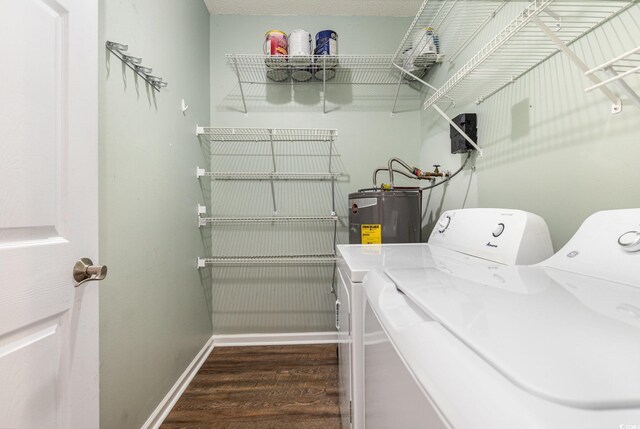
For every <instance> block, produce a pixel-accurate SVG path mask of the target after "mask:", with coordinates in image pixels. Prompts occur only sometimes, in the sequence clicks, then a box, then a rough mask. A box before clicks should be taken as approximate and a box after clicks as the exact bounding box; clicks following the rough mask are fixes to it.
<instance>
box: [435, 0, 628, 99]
mask: <svg viewBox="0 0 640 429" xmlns="http://www.w3.org/2000/svg"><path fill="white" fill-rule="evenodd" d="M632 5H633V2H629V1H616V0H600V1H597V0H592V1H588V2H575V1H554V0H534V1H531V2H530V3H529V4H528V5H527V7H526V8H524V9H523V10H522V12H520V13H519V14H518V15H517V16H516V17H515V18H514V19H513V20H512V21H511V22H510V23H509V24H508V25H507V26H506V27H505V28H504V29H503V30H502V31H500V32H499V33H498V34H497V35H496V36H495V37H494V38H493V39H492V40H491V41H490V42H489V43H487V44H486V45H485V46H484V47H483V48H482V49H480V50H479V51H478V53H477V54H476V55H475V56H474V57H473V58H471V60H469V62H467V63H466V64H465V65H463V66H462V67H461V68H460V69H459V70H458V71H457V72H456V73H454V74H453V76H452V77H451V78H450V79H449V80H448V81H447V82H445V84H444V85H442V87H440V88H439V89H438V90H437V91H436V92H435V93H434V94H433V95H432V96H431V97H429V99H427V100H426V101H425V103H424V108H425V109H426V108H428V107H430V106H432V105H433V104H435V103H437V102H438V101H440V100H442V98H443V97H445V96H447V97H450V98H452V99H453V100H454V101H455V102H456V103H461V102H464V101H466V100H469V99H470V97H472V99H473V100H472V101H475V102H476V103H478V104H480V103H482V102H483V101H485V100H486V99H488V98H489V97H491V96H492V95H494V94H496V93H497V92H499V91H500V90H501V89H503V88H504V87H506V86H508V85H510V84H512V83H513V82H515V81H516V80H517V79H518V78H520V77H521V76H522V75H524V74H525V73H527V72H528V71H530V70H531V69H533V68H535V67H536V66H537V65H539V64H541V63H542V62H544V61H546V60H547V59H548V58H549V57H551V56H552V55H554V54H556V53H557V52H559V51H560V50H562V49H563V47H562V46H563V45H564V47H567V46H569V45H571V44H572V43H573V42H575V41H576V40H578V39H579V38H580V37H582V36H584V35H585V34H587V33H588V32H590V31H591V30H592V29H594V28H595V27H597V26H598V25H600V24H601V23H603V22H605V21H607V20H608V19H610V18H612V17H613V16H615V15H617V14H618V13H620V12H622V11H623V10H625V9H626V8H628V7H630V6H632Z"/></svg>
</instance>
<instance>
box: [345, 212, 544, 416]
mask: <svg viewBox="0 0 640 429" xmlns="http://www.w3.org/2000/svg"><path fill="white" fill-rule="evenodd" d="M552 253H553V250H552V246H551V239H550V237H549V231H548V228H547V225H546V223H545V222H544V220H543V219H542V218H540V217H539V216H537V215H534V214H531V213H527V212H524V211H520V210H506V209H462V210H452V211H447V212H445V213H443V214H442V215H441V217H440V219H439V221H438V223H437V227H436V228H435V229H434V230H433V232H432V234H431V237H430V238H429V243H428V244H426V243H420V244H387V245H339V246H338V256H339V258H338V267H339V270H338V272H339V276H338V282H337V286H336V294H337V300H336V315H337V317H336V327H337V328H338V338H339V360H340V404H341V415H342V419H343V423H342V426H343V427H344V428H348V427H349V424H350V420H351V423H352V426H353V427H354V428H363V427H364V424H365V404H364V403H365V401H364V391H365V390H364V324H365V323H364V317H365V316H364V310H365V302H366V296H365V294H364V290H363V287H362V285H363V280H364V278H365V276H366V275H367V273H368V272H370V271H372V270H376V269H391V268H397V269H399V268H428V267H431V268H433V267H435V266H436V264H442V261H456V263H459V264H463V265H465V264H470V265H474V264H480V265H483V266H488V265H496V264H495V263H494V262H492V261H498V262H499V263H501V264H517V263H518V264H533V263H537V262H540V261H542V260H544V259H545V258H548V257H549V256H551V255H552ZM434 255H435V256H434ZM414 387H415V385H414ZM404 404H405V405H406V404H407V403H406V402H404ZM376 407H377V405H376V406H374V407H373V408H371V410H373V409H375V408H376ZM396 427H401V426H396Z"/></svg>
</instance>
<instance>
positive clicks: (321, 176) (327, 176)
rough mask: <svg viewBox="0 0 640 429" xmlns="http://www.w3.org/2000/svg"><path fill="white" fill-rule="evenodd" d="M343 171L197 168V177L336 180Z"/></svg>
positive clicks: (215, 178) (217, 178)
mask: <svg viewBox="0 0 640 429" xmlns="http://www.w3.org/2000/svg"><path fill="white" fill-rule="evenodd" d="M340 176H342V173H268V172H264V173H257V172H244V171H243V172H220V171H205V170H204V169H202V168H197V169H196V177H198V178H200V177H210V178H211V179H214V180H336V179H337V178H338V177H340Z"/></svg>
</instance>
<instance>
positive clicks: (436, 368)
mask: <svg viewBox="0 0 640 429" xmlns="http://www.w3.org/2000/svg"><path fill="white" fill-rule="evenodd" d="M364 289H365V291H366V295H367V305H366V310H365V317H366V327H365V336H366V339H365V347H366V350H365V353H366V356H365V359H366V360H365V363H366V368H365V373H366V380H365V383H366V384H365V385H366V395H365V396H366V404H367V408H366V409H367V415H366V417H367V420H366V423H367V428H369V429H370V428H376V427H403V428H438V427H443V428H450V427H451V428H458V429H464V428H491V429H501V428H519V429H520V428H522V429H526V428H545V429H546V428H549V429H555V428H562V429H567V428H569V429H571V428H580V429H585V428H586V429H589V428H593V429H606V428H614V429H616V428H622V429H632V428H633V429H635V428H640V209H629V210H616V211H606V212H600V213H596V214H595V215H593V216H591V217H589V218H588V219H587V220H586V221H585V222H584V223H583V225H582V226H581V227H580V229H579V230H578V231H577V233H576V234H575V235H574V237H573V238H572V239H571V240H570V241H569V242H568V243H567V245H566V246H564V247H563V248H562V249H561V250H560V251H559V252H558V253H556V254H555V255H554V256H552V257H551V258H549V259H547V260H545V261H543V262H542V263H540V264H537V265H534V266H529V267H523V266H518V267H512V266H511V267H510V266H504V265H498V264H494V265H493V266H491V265H489V266H486V267H482V266H480V265H464V264H459V263H457V261H445V262H444V263H442V264H436V265H435V266H434V267H426V268H389V269H385V270H378V271H376V272H371V273H370V274H368V275H367V278H366V281H365V285H364ZM370 370H371V371H370ZM396 373H401V374H404V376H405V377H404V379H403V378H402V377H401V376H394V375H393V374H396ZM380 374H384V376H383V375H380ZM370 375H371V377H370ZM396 380H397V381H396ZM403 391H406V392H412V393H410V394H411V395H417V396H418V398H419V400H417V401H416V400H415V399H412V402H411V403H410V404H409V406H402V402H403V401H402V400H401V399H400V400H396V401H395V402H397V403H400V405H398V404H395V403H393V402H394V398H391V399H390V394H389V393H388V392H391V393H392V394H393V395H395V397H400V398H406V396H405V395H404V394H403V393H402V392H403ZM415 392H420V394H421V395H422V396H420V395H419V394H418V393H415ZM390 402H391V403H390ZM370 403H373V404H382V407H381V411H380V412H377V413H372V414H371V415H370V413H369V408H370ZM398 407H400V408H398ZM370 417H371V419H370ZM399 419H400V420H401V421H402V424H401V425H400V426H398V425H394V426H389V424H390V422H397V421H398V420H399Z"/></svg>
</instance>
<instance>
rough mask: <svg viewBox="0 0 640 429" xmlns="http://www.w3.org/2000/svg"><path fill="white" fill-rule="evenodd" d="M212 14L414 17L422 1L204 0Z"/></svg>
mask: <svg viewBox="0 0 640 429" xmlns="http://www.w3.org/2000/svg"><path fill="white" fill-rule="evenodd" d="M204 2H205V4H206V5H207V8H208V9H209V13H211V14H212V15H314V16H414V15H415V14H416V12H417V11H418V9H419V8H420V5H421V4H422V1H421V0H417V1H416V0H204Z"/></svg>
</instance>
